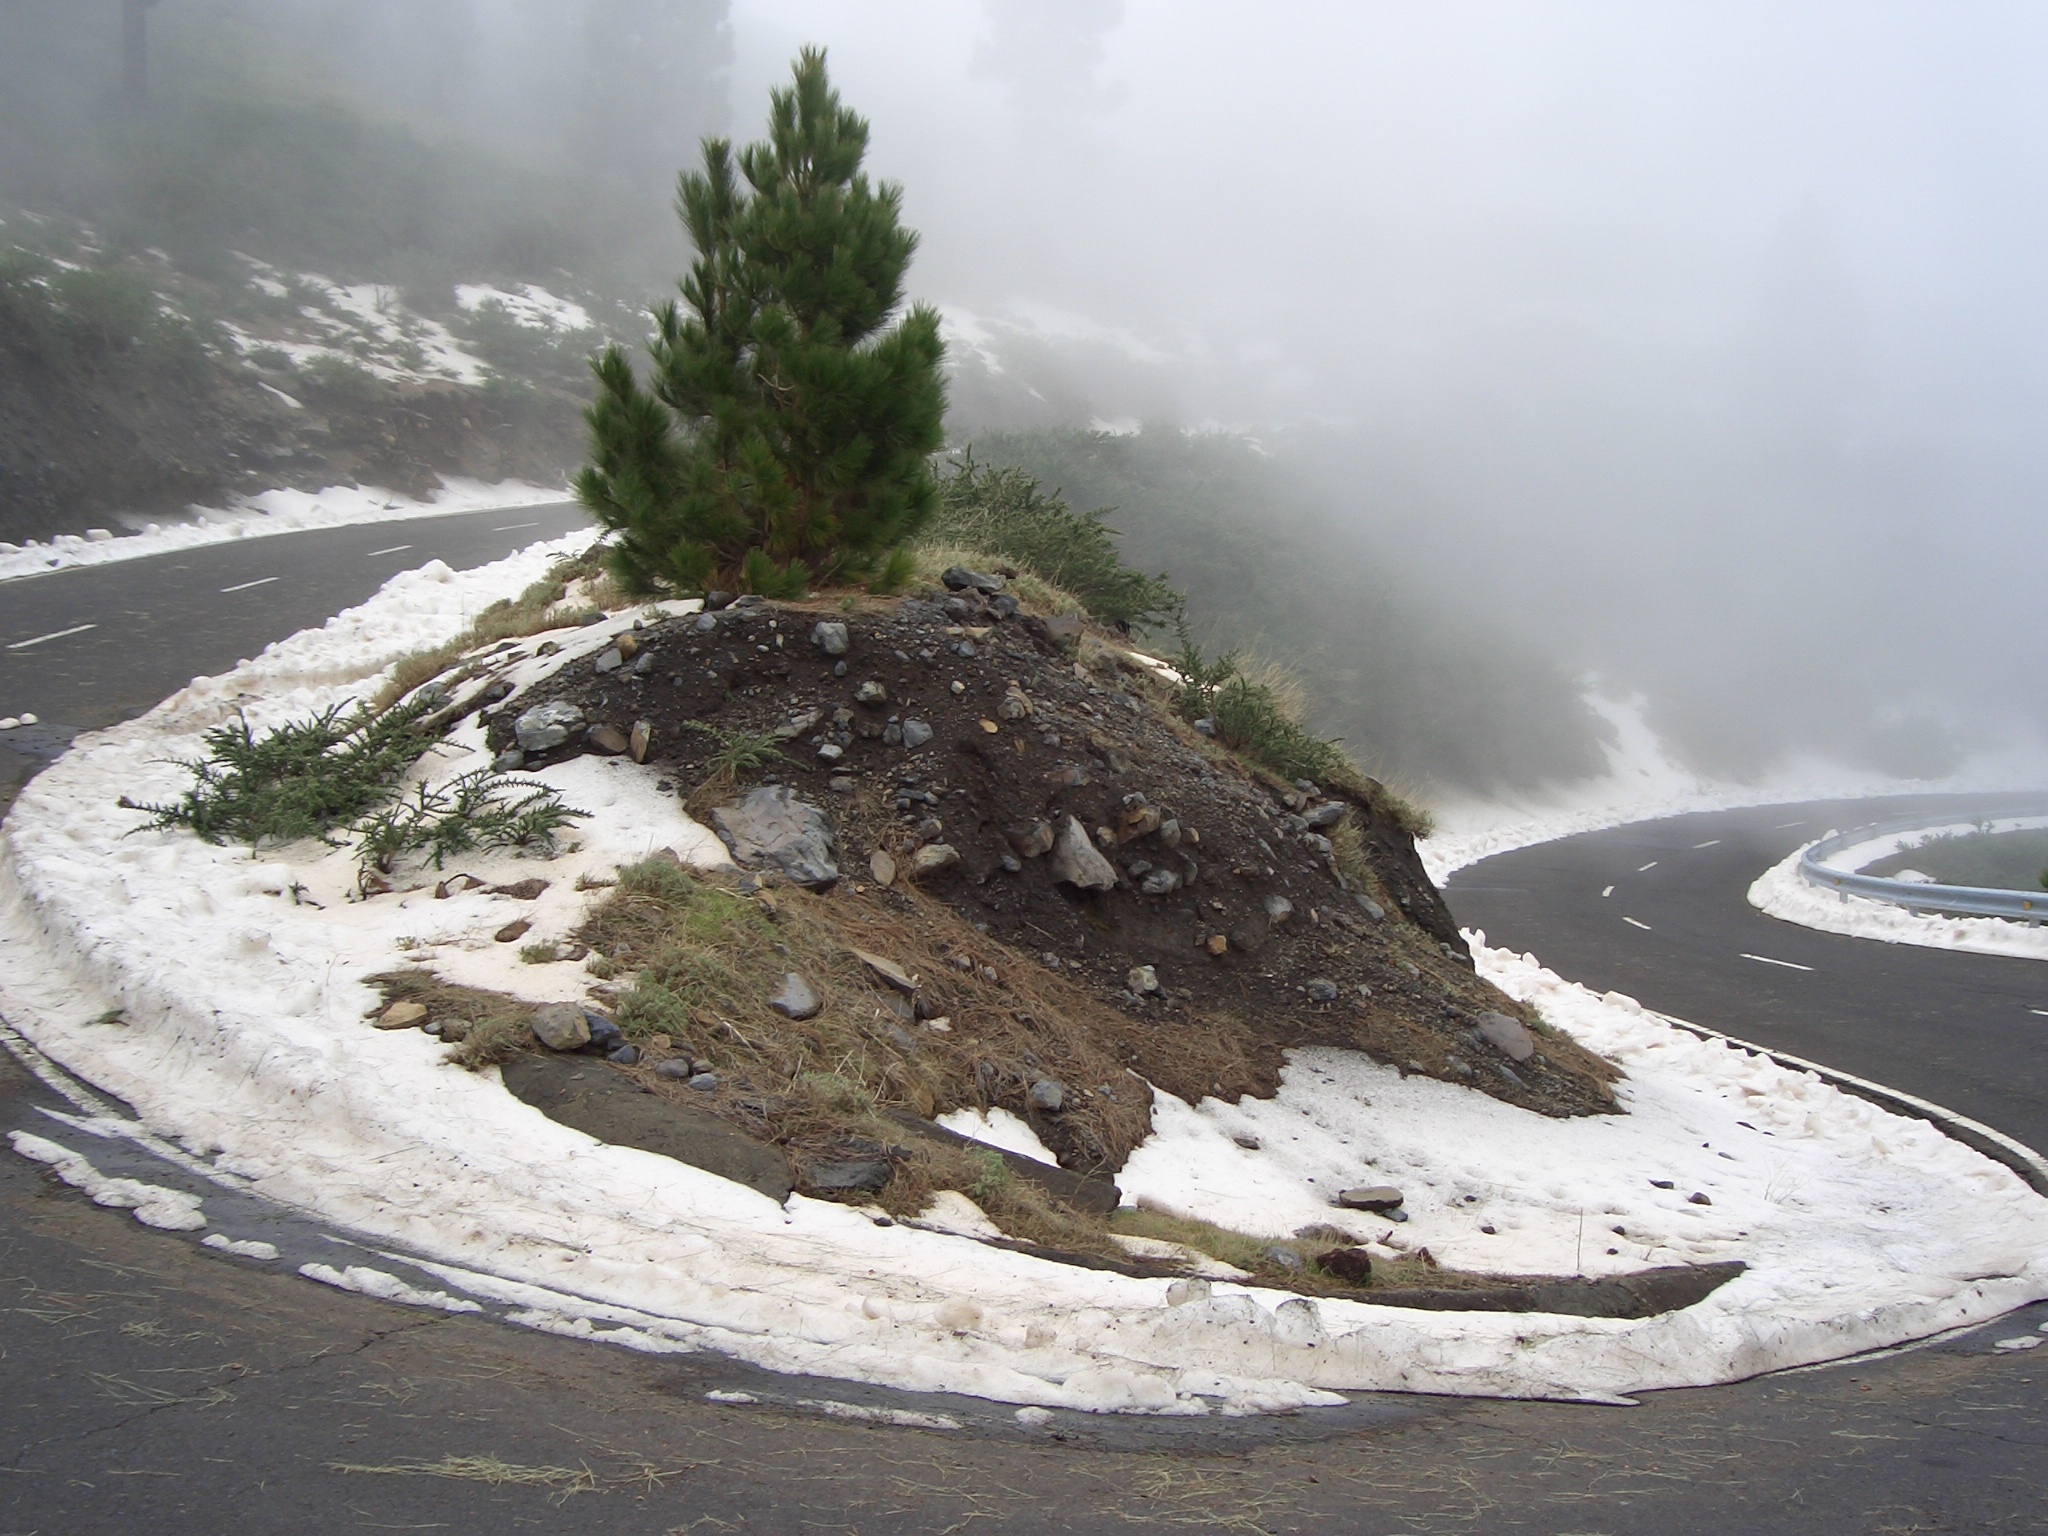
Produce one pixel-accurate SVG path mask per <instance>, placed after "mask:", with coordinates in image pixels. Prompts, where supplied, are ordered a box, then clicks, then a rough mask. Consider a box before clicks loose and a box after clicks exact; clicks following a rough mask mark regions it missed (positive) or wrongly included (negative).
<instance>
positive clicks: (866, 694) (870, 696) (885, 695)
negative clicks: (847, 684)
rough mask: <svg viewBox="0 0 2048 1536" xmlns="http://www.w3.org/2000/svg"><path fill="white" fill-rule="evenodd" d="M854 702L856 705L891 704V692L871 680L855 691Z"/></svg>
mask: <svg viewBox="0 0 2048 1536" xmlns="http://www.w3.org/2000/svg"><path fill="white" fill-rule="evenodd" d="M853 702H854V703H856V704H886V703H888V702H889V690H888V689H887V688H884V687H883V686H882V685H881V684H880V683H878V682H876V681H875V680H874V679H873V678H869V679H868V680H867V681H866V682H864V683H862V684H861V685H860V686H859V687H858V688H856V689H854V690H853Z"/></svg>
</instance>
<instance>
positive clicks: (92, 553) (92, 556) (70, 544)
mask: <svg viewBox="0 0 2048 1536" xmlns="http://www.w3.org/2000/svg"><path fill="white" fill-rule="evenodd" d="M567 500H569V492H568V491H567V490H565V489H559V488H558V489H554V490H550V489H548V488H547V487H545V486H538V485H528V484H526V483H525V482H524V481H522V480H502V481H499V482H498V483H497V484H495V485H489V484H486V483H484V482H483V481H481V480H462V479H455V478H450V477H446V476H444V477H443V478H442V481H441V489H439V490H438V491H436V492H434V493H433V494H432V495H431V496H429V497H428V498H427V499H426V500H425V501H416V500H414V499H413V498H412V497H410V496H401V495H399V494H398V493H396V492H395V491H387V490H385V489H384V488H383V487H381V486H375V485H334V486H329V487H328V488H327V489H326V490H324V491H284V490H278V491H264V492H262V493H261V494H260V495H256V496H252V497H249V498H248V499H247V500H243V501H237V502H236V503H235V504H234V505H233V506H231V507H229V508H227V509H225V510H216V509H214V508H209V507H200V508H195V509H194V514H193V520H192V521H191V522H188V523H168V524H165V523H150V524H147V525H146V526H145V527H144V528H143V530H142V531H141V532H140V533H129V534H119V535H116V534H113V533H112V532H111V531H110V530H108V529H96V530H94V532H95V534H96V535H105V536H104V537H95V536H87V535H81V534H75V533H60V534H58V535H57V536H56V537H55V538H53V539H51V540H50V542H49V543H47V544H43V543H38V542H37V541H35V540H33V539H32V540H30V541H29V542H28V543H27V544H7V543H0V581H8V580H11V579H13V578H15V577H19V576H40V575H42V574H43V573H44V572H46V571H60V570H69V569H71V568H73V567H76V566H82V565H110V564H112V563H114V562H115V561H117V560H139V559H142V558H143V557H145V556H147V555H162V554H168V553H169V552H170V551H172V550H177V549H196V548H198V547H199V546H201V545H203V544H227V543H231V542H232V541H234V540H236V539H254V538H263V537H266V536H268V535H271V534H278V533H303V532H305V531H306V530H308V529H311V528H340V527H343V526H346V525H348V524H352V523H394V522H401V521H404V520H405V519H407V518H414V517H434V516H437V515H440V514H443V513H449V512H487V511H492V510H494V509H499V508H505V509H510V508H514V507H535V506H545V505H549V504H551V503H554V502H559V501H567Z"/></svg>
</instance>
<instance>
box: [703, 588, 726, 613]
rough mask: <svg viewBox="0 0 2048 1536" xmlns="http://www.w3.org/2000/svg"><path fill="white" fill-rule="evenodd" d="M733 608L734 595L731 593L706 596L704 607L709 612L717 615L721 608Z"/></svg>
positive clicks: (707, 594)
mask: <svg viewBox="0 0 2048 1536" xmlns="http://www.w3.org/2000/svg"><path fill="white" fill-rule="evenodd" d="M731 606H732V594H731V593H730V592H706V593H705V594H704V607H705V610H706V611H707V612H710V613H716V612H718V611H719V610H720V609H721V608H730V607H731Z"/></svg>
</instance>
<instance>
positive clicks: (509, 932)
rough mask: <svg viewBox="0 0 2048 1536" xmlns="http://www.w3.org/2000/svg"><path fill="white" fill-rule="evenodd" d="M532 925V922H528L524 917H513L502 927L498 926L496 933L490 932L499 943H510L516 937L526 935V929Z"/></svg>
mask: <svg viewBox="0 0 2048 1536" xmlns="http://www.w3.org/2000/svg"><path fill="white" fill-rule="evenodd" d="M532 926H533V924H531V923H529V922H528V921H527V920H526V919H525V918H523V917H515V918H513V919H512V921H511V922H509V923H507V924H506V925H505V926H504V927H502V928H500V929H499V930H498V931H497V932H496V933H494V934H492V935H491V937H492V938H494V939H496V940H497V941H498V942H499V943H500V944H510V943H512V942H513V941H515V940H517V939H522V938H524V937H525V936H526V931H527V929H529V928H531V927H532Z"/></svg>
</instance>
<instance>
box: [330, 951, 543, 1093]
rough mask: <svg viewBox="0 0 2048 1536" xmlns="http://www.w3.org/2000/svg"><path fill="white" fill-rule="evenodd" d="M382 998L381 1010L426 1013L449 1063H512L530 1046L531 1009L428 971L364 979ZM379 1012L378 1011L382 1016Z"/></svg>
mask: <svg viewBox="0 0 2048 1536" xmlns="http://www.w3.org/2000/svg"><path fill="white" fill-rule="evenodd" d="M365 979H366V980H367V981H368V982H369V983H370V985H371V986H373V987H375V988H377V989H378V990H379V991H380V992H381V993H383V996H384V1003H383V1006H384V1007H389V1006H390V1005H391V1004H393V1003H401V1002H412V1003H420V1004H423V1005H424V1006H425V1007H426V1010H427V1017H428V1019H430V1020H433V1021H435V1022H437V1023H439V1024H440V1026H441V1038H442V1039H444V1040H446V1041H447V1042H448V1043H449V1044H450V1045H451V1046H452V1047H453V1050H452V1051H451V1052H450V1058H449V1059H450V1060H453V1061H457V1062H460V1063H461V1064H462V1065H463V1066H466V1067H470V1068H480V1067H487V1066H492V1065H494V1064H496V1063H498V1062H501V1061H510V1060H511V1059H512V1058H513V1057H514V1056H517V1055H518V1054H519V1053H520V1052H521V1051H524V1050H528V1049H530V1048H531V1047H532V1045H533V1009H532V1008H531V1007H530V1006H528V1005H527V1004H525V1003H522V1002H520V1001H519V1000H518V999H517V998H511V997H507V996H505V995H504V994H503V993H502V992H486V991H484V990H482V989H481V988H478V987H462V986H457V985H456V984H455V983H453V982H448V981H443V980H442V979H441V978H440V977H438V976H436V975H435V974H434V973H433V971H432V970H431V969H430V968H429V967H427V966H424V965H422V966H419V967H417V968H414V969H409V970H403V971H385V972H384V973H382V974H381V975H377V976H370V977H367V978H365ZM380 1011H381V1010H380Z"/></svg>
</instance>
